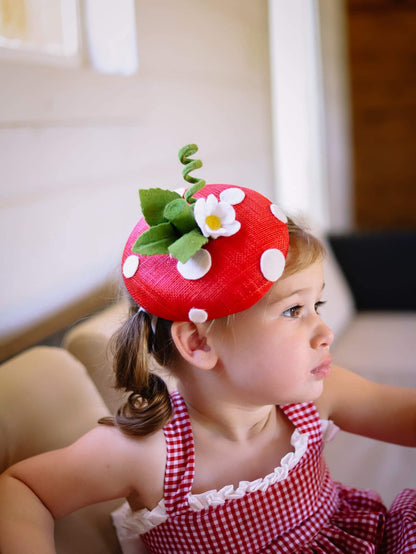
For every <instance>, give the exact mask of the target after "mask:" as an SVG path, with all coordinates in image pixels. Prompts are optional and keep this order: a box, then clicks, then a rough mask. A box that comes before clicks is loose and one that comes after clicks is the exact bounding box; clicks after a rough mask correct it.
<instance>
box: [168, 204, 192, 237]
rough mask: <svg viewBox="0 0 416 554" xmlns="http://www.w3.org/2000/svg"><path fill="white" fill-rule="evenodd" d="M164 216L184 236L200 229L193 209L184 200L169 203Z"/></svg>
mask: <svg viewBox="0 0 416 554" xmlns="http://www.w3.org/2000/svg"><path fill="white" fill-rule="evenodd" d="M163 215H164V217H165V218H166V219H167V220H168V221H170V222H171V223H172V225H174V226H175V227H176V229H178V231H180V233H182V234H183V233H188V232H189V231H191V230H192V229H196V228H197V227H198V224H197V222H196V221H195V216H194V212H193V209H192V208H191V206H190V205H189V204H188V203H187V202H185V200H184V199H183V198H177V199H176V200H172V202H169V204H168V205H167V206H166V208H165V211H164V212H163Z"/></svg>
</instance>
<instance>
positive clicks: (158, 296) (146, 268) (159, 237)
mask: <svg viewBox="0 0 416 554" xmlns="http://www.w3.org/2000/svg"><path fill="white" fill-rule="evenodd" d="M197 151H198V147H197V146H196V145H195V144H189V145H187V146H185V147H184V148H182V149H181V150H180V151H179V159H180V161H181V163H182V164H183V165H184V166H185V167H184V169H183V177H184V179H185V180H186V181H187V183H189V184H190V185H191V186H190V188H188V189H187V190H186V191H185V192H184V193H183V194H182V191H179V190H177V191H170V190H164V189H158V188H156V189H142V190H139V196H140V202H141V209H142V212H143V217H142V218H141V219H140V221H139V222H138V223H137V225H136V226H135V227H134V229H133V231H132V233H131V234H130V236H129V238H128V240H127V243H126V246H125V248H124V252H123V258H122V272H123V278H124V283H125V285H126V287H127V290H128V292H129V293H130V295H131V296H132V298H133V299H134V301H135V302H136V303H137V304H138V305H139V306H141V307H142V308H143V309H144V310H146V311H147V312H149V313H150V314H153V315H155V316H157V317H162V318H164V319H168V320H171V321H193V322H195V323H203V322H204V321H209V320H212V319H217V318H220V317H225V316H227V315H230V314H234V313H237V312H241V311H243V310H246V309H247V308H250V307H251V306H252V305H253V304H255V303H256V302H257V301H258V300H260V298H262V297H263V296H264V295H265V294H266V293H267V291H268V290H269V289H270V287H271V286H272V284H273V283H274V282H275V281H277V279H279V277H280V276H281V275H282V273H283V270H284V267H285V260H286V255H287V251H288V247H289V233H288V229H287V225H286V223H287V219H286V217H285V215H284V213H283V212H282V211H281V210H280V208H279V207H278V206H277V205H276V204H273V203H272V202H271V201H270V200H268V199H267V198H265V197H264V196H263V195H261V194H260V193H258V192H256V191H254V190H251V189H248V188H244V187H237V186H233V185H222V184H211V185H206V184H205V181H203V180H202V179H196V178H194V177H191V176H190V175H189V173H190V172H191V171H192V170H194V169H197V168H199V167H201V166H202V162H201V161H200V160H194V159H192V158H190V157H189V156H192V155H193V154H195V153H196V152H197Z"/></svg>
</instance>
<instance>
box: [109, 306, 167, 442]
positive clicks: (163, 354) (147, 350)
mask: <svg viewBox="0 0 416 554" xmlns="http://www.w3.org/2000/svg"><path fill="white" fill-rule="evenodd" d="M171 325H172V322H171V321H167V320H164V319H161V318H158V319H156V320H155V321H152V316H151V315H150V314H148V313H147V312H145V311H143V310H141V309H140V308H139V307H138V306H137V305H136V304H134V305H132V306H131V308H130V312H129V318H128V319H127V321H126V322H125V323H124V324H123V325H122V327H121V328H120V329H119V331H117V333H116V334H115V335H114V336H113V337H112V339H111V342H110V348H111V350H112V352H113V354H114V362H113V365H114V372H115V386H116V388H118V389H122V390H124V391H126V392H129V391H130V395H129V397H128V399H127V401H126V402H125V403H124V404H123V405H122V406H121V407H120V408H119V409H118V411H117V413H116V415H115V416H114V417H105V418H102V419H100V421H99V423H103V424H107V425H116V426H117V427H118V428H119V429H120V430H121V431H122V432H123V433H125V434H126V435H130V436H131V435H133V436H137V435H147V434H149V433H152V432H154V431H157V430H159V429H161V428H162V427H163V426H164V425H165V424H166V423H167V422H168V421H169V419H170V418H171V416H172V406H171V402H170V395H169V391H168V388H167V386H166V383H165V382H164V380H163V379H162V378H161V377H160V376H159V375H157V374H156V373H154V372H153V371H152V369H151V362H152V360H154V361H155V362H156V363H157V364H159V365H161V366H164V367H167V366H168V365H169V364H171V363H172V361H173V360H174V358H175V355H176V349H175V346H174V344H173V341H172V338H171V333H170V329H171Z"/></svg>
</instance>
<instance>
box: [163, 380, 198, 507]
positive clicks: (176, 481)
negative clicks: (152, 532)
mask: <svg viewBox="0 0 416 554" xmlns="http://www.w3.org/2000/svg"><path fill="white" fill-rule="evenodd" d="M171 400H172V404H173V417H172V419H171V420H170V421H169V423H168V424H167V425H166V426H165V427H164V429H163V432H164V435H165V440H166V451H167V456H166V470H165V484H164V500H165V507H166V512H167V514H168V515H170V514H173V513H177V512H179V511H181V510H184V509H187V508H188V494H189V493H190V491H191V489H192V484H193V481H194V475H195V446H194V439H193V436H192V427H191V420H190V419H189V415H188V410H187V408H186V404H185V401H184V399H183V398H182V396H181V395H180V394H179V393H178V392H177V391H174V392H172V393H171Z"/></svg>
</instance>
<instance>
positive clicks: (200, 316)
mask: <svg viewBox="0 0 416 554" xmlns="http://www.w3.org/2000/svg"><path fill="white" fill-rule="evenodd" d="M188 317H189V320H190V321H193V323H204V322H205V321H206V320H207V319H208V313H207V312H206V311H205V310H200V309H198V308H191V309H190V310H189V314H188Z"/></svg>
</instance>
